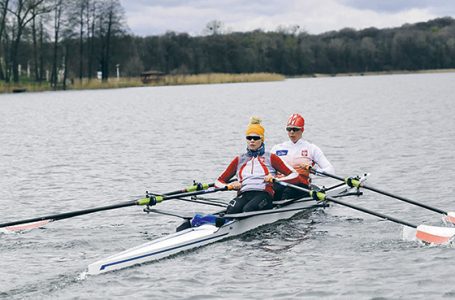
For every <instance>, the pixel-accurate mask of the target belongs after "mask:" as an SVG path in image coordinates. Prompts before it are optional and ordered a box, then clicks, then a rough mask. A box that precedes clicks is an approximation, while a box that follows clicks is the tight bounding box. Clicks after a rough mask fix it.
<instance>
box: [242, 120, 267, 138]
mask: <svg viewBox="0 0 455 300" xmlns="http://www.w3.org/2000/svg"><path fill="white" fill-rule="evenodd" d="M264 131H265V130H264V127H262V125H261V119H259V118H258V117H251V118H250V124H248V127H247V128H246V135H247V136H248V135H252V134H257V135H259V136H260V137H261V139H262V140H263V141H264Z"/></svg>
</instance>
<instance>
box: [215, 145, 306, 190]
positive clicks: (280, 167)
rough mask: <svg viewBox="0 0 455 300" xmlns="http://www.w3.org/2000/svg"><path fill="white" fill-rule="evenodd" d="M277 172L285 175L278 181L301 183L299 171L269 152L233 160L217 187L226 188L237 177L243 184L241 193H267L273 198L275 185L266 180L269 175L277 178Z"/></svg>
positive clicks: (240, 156) (221, 176)
mask: <svg viewBox="0 0 455 300" xmlns="http://www.w3.org/2000/svg"><path fill="white" fill-rule="evenodd" d="M277 171H278V172H279V173H280V174H283V175H285V176H284V177H281V178H279V179H278V178H277V180H280V181H287V182H289V183H293V184H297V183H298V182H299V179H298V177H299V174H298V173H297V171H296V170H294V168H292V167H291V166H290V165H288V164H287V163H286V162H285V161H283V160H282V159H281V158H280V157H279V156H277V155H275V154H271V153H270V152H267V151H266V152H265V153H264V154H263V155H260V156H257V157H251V156H249V155H247V154H246V153H245V154H242V155H239V156H237V157H235V158H234V159H233V160H232V162H231V163H230V164H229V166H228V167H227V168H226V170H225V171H224V172H223V173H222V174H221V175H220V177H218V180H217V181H216V182H215V186H216V187H222V186H225V185H226V184H227V182H228V181H229V179H231V178H232V177H234V175H236V176H237V179H238V181H239V182H240V183H241V184H242V187H241V188H240V191H239V193H243V192H246V191H266V192H268V193H269V194H270V195H272V196H273V194H274V191H273V184H272V183H267V182H264V178H265V176H266V175H268V174H271V175H273V176H274V177H275V176H276V174H277Z"/></svg>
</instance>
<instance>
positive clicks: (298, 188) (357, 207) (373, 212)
mask: <svg viewBox="0 0 455 300" xmlns="http://www.w3.org/2000/svg"><path fill="white" fill-rule="evenodd" d="M280 183H281V184H282V185H284V186H289V187H291V188H294V189H297V190H301V191H303V192H307V193H310V194H312V193H317V192H315V191H312V190H309V189H306V188H303V187H300V186H297V185H293V184H290V183H287V182H280ZM322 194H323V193H322ZM323 195H324V196H323V199H321V200H328V201H331V202H333V203H337V204H340V205H343V206H347V207H349V208H352V209H355V210H358V211H361V212H364V213H367V214H370V215H373V216H376V217H379V218H381V219H384V220H389V221H392V222H395V223H398V224H402V225H405V226H408V227H412V228H417V226H416V225H414V224H412V223H408V222H406V221H403V220H400V219H397V218H394V217H391V216H388V215H385V214H382V213H379V212H375V211H372V210H369V209H367V208H363V207H360V206H357V205H354V204H350V203H347V202H344V201H341V200H338V199H335V198H333V197H330V196H327V195H325V194H323Z"/></svg>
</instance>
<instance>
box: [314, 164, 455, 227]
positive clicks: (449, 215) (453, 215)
mask: <svg viewBox="0 0 455 300" xmlns="http://www.w3.org/2000/svg"><path fill="white" fill-rule="evenodd" d="M311 172H312V173H313V174H316V175H324V176H327V177H332V178H334V179H338V180H341V181H343V182H345V183H346V184H347V185H349V186H350V187H357V188H360V187H362V188H364V189H367V190H370V191H373V192H376V193H379V194H383V195H385V196H389V197H392V198H395V199H398V200H400V201H404V202H406V203H409V204H413V205H416V206H420V207H423V208H426V209H428V210H431V211H434V212H437V213H440V214H443V215H445V216H446V217H445V219H446V220H447V221H449V222H451V223H454V224H455V212H448V211H444V210H442V209H439V208H436V207H433V206H430V205H427V204H424V203H421V202H417V201H414V200H411V199H408V198H405V197H401V196H399V195H396V194H393V193H389V192H386V191H383V190H380V189H377V188H375V187H372V186H369V185H366V184H365V183H363V182H360V181H359V180H357V179H355V178H352V177H348V178H343V177H339V176H337V175H334V174H329V173H326V172H323V171H318V170H315V169H311Z"/></svg>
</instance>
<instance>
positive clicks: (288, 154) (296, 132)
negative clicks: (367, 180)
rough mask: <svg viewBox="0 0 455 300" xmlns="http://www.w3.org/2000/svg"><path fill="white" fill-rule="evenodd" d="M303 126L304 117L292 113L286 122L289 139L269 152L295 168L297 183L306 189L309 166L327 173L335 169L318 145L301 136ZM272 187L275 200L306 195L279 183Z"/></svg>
mask: <svg viewBox="0 0 455 300" xmlns="http://www.w3.org/2000/svg"><path fill="white" fill-rule="evenodd" d="M304 126H305V119H304V118H303V117H302V116H301V115H300V114H292V115H291V116H290V117H289V119H288V121H287V123H286V131H287V133H288V137H289V141H286V142H284V143H281V144H278V145H275V146H273V148H272V151H271V152H272V153H274V154H276V155H278V156H279V157H280V158H282V159H283V160H284V161H286V162H287V163H288V164H290V165H291V166H292V167H293V168H294V169H295V170H297V172H298V173H299V174H300V176H299V179H300V182H299V183H298V185H299V186H301V187H303V188H306V189H307V188H308V187H309V185H310V183H311V178H310V168H315V169H316V170H320V171H324V172H328V173H335V169H334V168H333V166H332V164H331V163H330V162H329V160H328V159H327V158H326V157H325V155H324V153H323V152H322V150H321V149H320V148H319V147H318V146H316V145H314V144H312V143H310V142H308V141H306V140H304V139H303V138H302V135H303V131H304ZM274 189H275V192H276V194H275V200H281V199H291V198H297V197H302V196H307V195H308V194H307V193H306V192H302V191H299V190H296V189H292V188H289V187H286V188H285V187H283V186H282V185H280V184H275V185H274Z"/></svg>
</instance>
